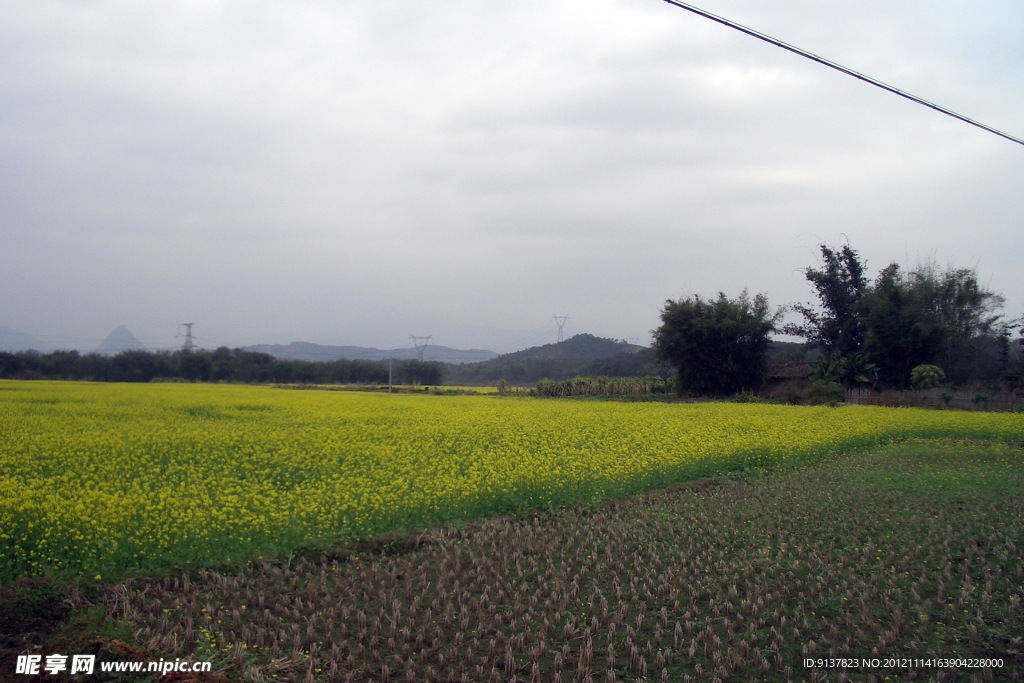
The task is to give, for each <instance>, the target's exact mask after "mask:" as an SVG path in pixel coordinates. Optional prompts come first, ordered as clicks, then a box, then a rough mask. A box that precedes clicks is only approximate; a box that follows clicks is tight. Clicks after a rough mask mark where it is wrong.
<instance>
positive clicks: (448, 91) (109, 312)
mask: <svg viewBox="0 0 1024 683" xmlns="http://www.w3.org/2000/svg"><path fill="white" fill-rule="evenodd" d="M698 5H699V6H700V7H703V8H704V9H707V10H708V11H711V12H714V13H716V14H720V15H722V16H725V17H728V18H730V19H732V20H734V21H737V22H739V23H741V24H745V25H747V26H750V27H752V28H755V29H757V30H759V31H761V32H763V33H766V34H769V35H772V36H774V37H776V38H779V39H781V40H783V41H786V42H788V43H791V44H794V45H797V46H800V47H802V48H804V49H806V50H810V51H812V52H815V53H817V54H819V55H822V56H824V57H826V58H828V59H830V60H832V61H834V62H838V63H840V64H843V65H845V66H847V67H850V68H852V69H855V70H857V71H860V72H862V73H866V74H868V75H870V76H872V77H874V78H876V79H878V80H881V81H884V82H886V83H889V84H891V85H894V86H896V87H899V88H901V89H903V90H905V91H907V92H910V93H913V94H915V95H918V96H920V97H923V98H925V99H928V100H930V101H933V102H935V103H937V104H940V105H942V106H944V107H946V108H949V109H952V110H954V111H956V112H959V113H961V114H963V115H965V116H968V117H970V118H973V119H976V120H978V121H982V122H984V123H986V124H988V125H990V126H993V127H995V128H998V129H1001V130H1004V131H1006V132H1007V133H1010V134H1011V135H1015V136H1017V137H1022V136H1024V40H1022V38H1021V36H1024V3H1021V2H1020V0H983V1H982V2H980V3H964V2H962V1H961V0H956V1H955V2H954V1H952V0H895V1H893V0H886V1H885V2H882V1H881V0H866V1H863V2H855V3H851V2H847V1H843V2H839V1H838V0H813V1H812V0H786V1H784V2H773V3H765V2H763V0H703V2H698ZM0 8H2V10H3V17H4V20H3V22H2V23H0V45H2V46H3V48H2V50H0V238H2V248H0V295H2V298H0V325H2V326H6V327H10V328H14V329H17V330H19V331H22V332H26V333H30V334H33V335H36V336H37V337H40V338H42V339H43V340H45V341H47V342H49V343H51V344H53V345H55V346H58V347H74V348H82V349H88V348H93V347H95V346H96V345H97V344H99V342H100V340H102V339H103V337H105V336H106V335H107V333H109V332H110V331H111V330H112V329H114V328H115V327H117V326H118V325H120V324H125V325H127V326H128V327H129V329H131V330H132V331H133V332H134V333H135V335H136V336H137V337H139V338H140V339H141V340H142V341H143V342H145V343H146V344H148V345H149V346H150V347H152V348H166V347H172V346H175V345H180V344H181V342H182V339H181V338H176V337H175V335H176V334H178V333H179V332H180V328H179V327H178V325H179V323H183V322H194V323H195V326H194V328H193V332H194V334H195V336H196V338H197V342H198V343H199V345H201V346H204V347H207V348H214V347H216V346H220V345H227V346H232V347H234V346H242V345H246V344H255V343H288V342H290V341H309V342H316V343H321V344H356V345H363V346H377V347H382V348H396V347H401V346H409V345H410V342H409V336H410V335H418V336H425V335H431V336H432V337H433V341H432V343H435V344H441V345H445V346H451V347H456V348H472V347H476V348H487V349H492V350H494V351H498V352H507V351H513V350H516V349H520V348H525V347H527V346H534V345H538V344H545V343H550V342H553V341H555V338H556V334H557V327H556V325H555V322H554V321H553V320H552V316H554V315H568V316H569V321H568V322H567V324H566V326H565V332H566V334H567V335H569V334H575V333H579V332H589V333H592V334H596V335H599V336H604V337H613V338H625V339H636V340H639V341H640V342H641V343H648V342H649V339H650V336H649V333H650V330H651V329H653V328H654V327H656V326H657V325H658V323H659V318H658V315H659V312H660V310H661V307H662V305H663V303H664V302H665V300H666V299H678V298H680V297H683V296H688V295H691V294H701V295H706V296H713V295H715V294H716V293H717V292H718V291H720V290H721V291H724V292H726V293H727V294H729V295H731V296H732V295H736V294H738V293H739V292H740V291H741V290H742V289H743V288H748V289H749V290H750V291H751V292H752V293H753V292H764V293H766V294H767V295H768V297H769V299H770V301H771V302H772V304H775V305H782V304H787V303H794V302H799V301H810V300H811V299H812V298H813V295H812V292H811V290H810V289H809V287H808V285H807V283H806V281H805V280H804V278H803V274H802V272H801V271H802V269H804V268H806V267H807V266H809V265H814V264H815V263H816V257H817V249H816V246H817V245H818V244H819V243H821V242H826V243H829V244H840V243H841V242H842V241H843V240H847V239H848V240H849V243H850V244H851V245H852V246H853V247H854V248H855V249H857V250H858V251H859V252H860V254H861V256H862V257H863V258H864V259H865V260H866V261H867V263H868V268H869V271H870V274H871V275H872V277H873V276H874V274H875V273H877V271H878V270H879V269H880V268H882V267H883V266H884V265H886V264H887V263H889V262H891V261H898V262H901V263H904V264H911V265H912V264H913V263H914V262H916V261H918V260H919V259H922V258H929V257H933V258H934V259H935V260H937V261H938V262H939V263H940V264H942V265H946V264H950V265H955V266H968V267H975V268H977V269H978V271H979V273H980V274H981V275H982V277H983V280H984V281H985V282H986V283H987V284H988V285H989V287H990V288H992V289H993V290H995V291H997V292H1000V293H1002V294H1004V295H1005V296H1006V298H1007V310H1006V312H1007V314H1008V317H1018V316H1020V315H1021V313H1024V296H1022V295H1024V292H1022V291H1021V290H1022V287H1021V275H1020V273H1021V262H1022V259H1021V256H1022V253H1021V252H1022V249H1021V245H1022V239H1021V235H1022V232H1024V230H1022V229H1024V221H1022V219H1024V146H1021V145H1018V144H1015V143H1013V142H1009V141H1007V140H1004V139H1002V138H999V137H997V136H995V135H992V134H991V133H987V132H985V131H982V130H980V129H978V128H975V127H973V126H970V125H967V124H965V123H962V122H960V121H957V120H955V119H953V118H949V117H947V116H944V115H942V114H940V113H938V112H936V111H934V110H931V109H928V108H925V107H923V106H920V105H918V104H914V103H912V102H909V101H907V100H905V99H902V98H900V97H897V96H896V95H893V94H891V93H888V92H885V91H883V90H880V89H878V88H875V87H873V86H871V85H868V84H866V83H864V82H862V81H859V80H856V79H854V78H851V77H849V76H846V75H843V74H840V73H838V72H836V71H833V70H831V69H828V68H826V67H823V66H821V65H818V64H815V63H813V62H811V61H809V60H807V59H804V58H802V57H799V56H797V55H794V54H792V53H789V52H786V51H783V50H781V49H779V48H777V47H772V46H770V45H768V44H766V43H763V42H760V41H758V40H755V39H754V38H751V37H749V36H746V35H744V34H742V33H739V32H737V31H735V30H732V29H730V28H727V27H725V26H722V25H720V24H716V23H713V22H711V21H709V20H707V19H703V18H701V17H698V16H696V15H694V14H692V13H690V12H686V11H684V10H681V9H679V8H676V7H674V6H672V5H669V4H667V3H665V2H662V1H661V0H591V1H584V0H517V1H516V2H490V1H484V0H444V1H440V0H436V1H433V2H426V1H424V0H324V1H322V2H319V1H315V0H290V1H289V2H283V1H278V2H270V1H265V0H245V1H242V0H237V1H232V0H225V1H221V2H218V1H215V0H182V1H180V2H155V1H153V2H147V1H142V0H119V1H103V0H96V1H90V2H80V1H78V0H75V1H73V2H72V1H67V2H60V1H51V0H32V2H24V1H23V0H0Z"/></svg>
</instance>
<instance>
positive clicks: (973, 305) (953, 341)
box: [907, 262, 1004, 384]
mask: <svg viewBox="0 0 1024 683" xmlns="http://www.w3.org/2000/svg"><path fill="white" fill-rule="evenodd" d="M907 284H908V287H909V288H910V289H911V290H912V291H913V292H914V293H915V295H916V296H917V297H918V298H919V299H920V300H921V302H922V304H923V306H924V308H925V311H926V315H927V316H928V317H929V318H930V319H931V320H932V321H933V324H936V325H938V326H941V328H942V329H943V331H944V335H945V339H944V340H943V343H942V346H941V348H940V349H939V352H938V354H937V358H936V361H937V363H936V364H937V365H939V366H940V367H941V368H942V369H943V370H945V371H946V375H947V376H948V377H949V378H950V380H952V381H953V382H954V383H956V384H962V383H964V382H967V381H969V380H971V379H991V378H990V377H984V376H983V375H985V374H989V373H986V372H985V371H984V364H985V362H986V359H985V355H986V354H985V352H986V351H988V352H989V355H993V354H996V355H997V354H998V350H997V347H998V341H997V339H996V337H997V335H998V323H999V320H1000V319H1001V318H1002V317H1003V316H1002V315H1001V314H999V313H997V311H998V310H999V309H1001V308H1002V306H1003V301H1004V300H1003V297H1002V296H1000V295H998V294H996V293H994V292H991V291H989V290H987V289H985V288H984V287H983V286H982V285H981V283H980V282H979V280H978V274H977V272H976V271H975V270H973V269H971V268H947V269H945V270H941V269H939V268H938V267H937V266H936V265H935V263H934V262H926V263H924V264H921V265H919V266H918V267H917V268H915V269H914V270H913V271H912V272H911V273H910V274H909V278H908V283H907Z"/></svg>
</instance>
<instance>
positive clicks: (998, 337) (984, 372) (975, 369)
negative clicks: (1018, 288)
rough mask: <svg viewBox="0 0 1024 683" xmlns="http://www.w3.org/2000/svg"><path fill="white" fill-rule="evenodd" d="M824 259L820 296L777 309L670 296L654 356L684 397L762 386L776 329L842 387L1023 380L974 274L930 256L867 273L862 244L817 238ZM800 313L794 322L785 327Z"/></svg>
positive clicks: (1018, 323) (1013, 326) (1006, 327)
mask: <svg viewBox="0 0 1024 683" xmlns="http://www.w3.org/2000/svg"><path fill="white" fill-rule="evenodd" d="M819 248H820V252H821V261H820V263H819V264H818V265H816V266H811V267H808V268H806V269H805V271H804V275H805V277H806V279H807V281H808V282H809V283H810V285H811V287H812V289H813V291H814V294H815V296H816V298H817V302H816V303H806V304H796V305H793V306H789V307H780V308H777V309H772V308H771V307H770V305H769V303H768V299H767V297H766V296H765V295H764V294H757V295H756V296H753V297H751V296H750V295H749V294H748V293H747V292H746V291H744V292H742V293H741V294H740V295H739V297H737V298H730V297H728V296H726V295H725V294H724V293H719V295H718V296H717V297H716V298H711V299H706V298H702V297H701V296H699V295H696V296H691V297H688V298H685V299H680V300H678V301H671V300H670V301H666V302H665V306H664V308H663V309H662V313H661V320H662V324H661V326H660V327H659V328H658V329H657V330H655V331H654V337H655V341H654V352H655V355H656V356H657V357H658V358H659V359H661V360H662V361H663V362H666V363H669V364H670V365H672V367H673V368H675V372H676V380H677V381H676V386H677V388H678V391H679V392H680V393H688V394H695V395H729V394H734V393H737V392H741V391H751V392H756V391H757V390H758V389H759V388H760V387H761V386H763V384H764V381H765V378H766V373H767V363H766V353H767V350H768V348H769V347H770V344H771V334H772V333H778V332H782V333H783V334H787V335H791V336H795V337H799V338H802V339H804V340H805V342H806V345H807V348H808V350H809V351H810V352H811V353H812V354H813V358H814V360H813V372H812V375H811V376H812V378H813V379H815V380H817V381H819V382H824V383H828V384H831V385H834V386H838V387H844V388H845V387H850V386H855V385H864V386H871V387H874V388H891V389H906V388H911V387H920V386H924V385H925V384H928V385H935V384H937V383H942V382H948V383H950V384H952V385H954V386H963V385H967V384H970V383H987V384H992V383H996V382H1003V383H1005V384H1009V385H1011V386H1014V387H1016V386H1020V385H1021V380H1022V378H1024V367H1022V365H1021V363H1020V361H1019V360H1018V359H1016V358H1015V355H1014V353H1013V351H1014V345H1015V344H1016V345H1017V346H1018V348H1019V345H1020V344H1021V343H1024V339H1013V334H1014V332H1015V331H1020V332H1021V334H1022V335H1024V328H1022V320H1021V319H1018V320H1012V321H1007V320H1005V319H1004V316H1003V315H1002V313H1001V309H1002V307H1003V303H1004V299H1003V297H1002V296H1001V295H999V294H996V293H995V292H992V291H990V290H988V289H987V288H986V287H984V286H983V285H982V284H981V282H980V280H979V277H978V274H977V272H976V271H975V270H973V269H970V268H955V267H947V268H940V267H939V266H937V265H936V264H935V263H934V262H933V261H926V262H923V263H920V264H918V265H917V266H915V267H913V268H910V269H904V268H903V267H901V266H900V265H899V264H897V263H890V264H889V265H887V266H886V267H885V268H883V269H882V270H881V271H879V273H878V274H877V275H876V276H875V278H874V280H871V279H869V277H868V273H867V269H866V264H865V263H864V261H863V260H862V259H861V258H860V256H859V254H858V253H857V251H856V250H854V249H853V248H852V247H850V245H849V244H845V245H843V246H841V247H831V246H828V245H825V244H822V245H820V247H819ZM789 311H792V312H795V313H796V314H798V316H799V317H800V320H799V321H798V322H791V323H788V324H785V325H781V320H782V318H783V316H784V315H785V314H786V313H787V312H789Z"/></svg>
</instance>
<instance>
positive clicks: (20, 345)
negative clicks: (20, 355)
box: [0, 326, 53, 353]
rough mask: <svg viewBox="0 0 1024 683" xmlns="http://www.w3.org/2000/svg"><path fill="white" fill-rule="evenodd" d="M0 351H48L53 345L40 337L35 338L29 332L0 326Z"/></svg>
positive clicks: (51, 349)
mask: <svg viewBox="0 0 1024 683" xmlns="http://www.w3.org/2000/svg"><path fill="white" fill-rule="evenodd" d="M0 351H7V352H9V353H13V352H14V351H39V352H40V353H49V352H50V351H53V346H51V345H50V344H47V343H46V342H44V341H43V340H42V339H37V338H36V337H33V336H32V335H31V334H25V333H24V332H19V331H18V330H12V329H11V328H9V327H3V326H0Z"/></svg>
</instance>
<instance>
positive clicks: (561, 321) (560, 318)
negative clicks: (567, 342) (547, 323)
mask: <svg viewBox="0 0 1024 683" xmlns="http://www.w3.org/2000/svg"><path fill="white" fill-rule="evenodd" d="M551 318H552V319H553V320H554V321H555V324H556V325H558V341H562V339H563V329H564V328H565V321H566V320H568V319H569V316H567V315H553V316H551Z"/></svg>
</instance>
